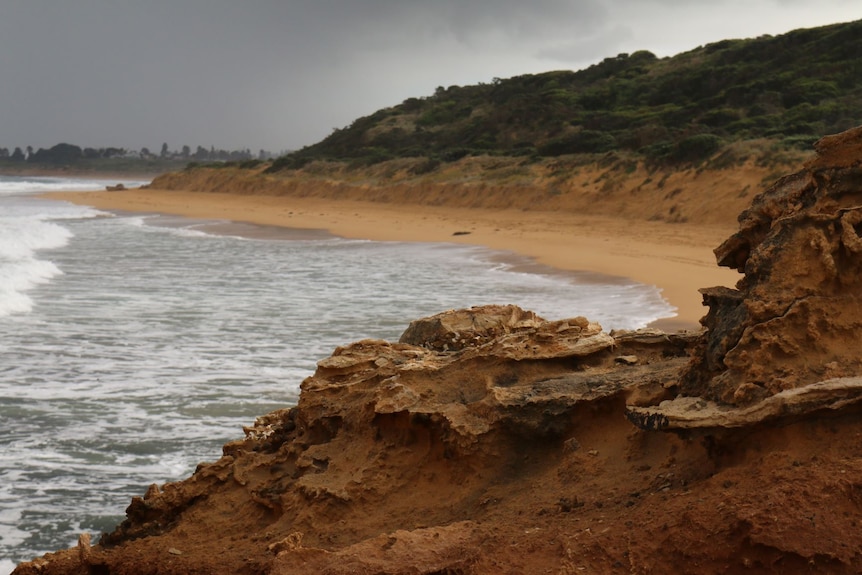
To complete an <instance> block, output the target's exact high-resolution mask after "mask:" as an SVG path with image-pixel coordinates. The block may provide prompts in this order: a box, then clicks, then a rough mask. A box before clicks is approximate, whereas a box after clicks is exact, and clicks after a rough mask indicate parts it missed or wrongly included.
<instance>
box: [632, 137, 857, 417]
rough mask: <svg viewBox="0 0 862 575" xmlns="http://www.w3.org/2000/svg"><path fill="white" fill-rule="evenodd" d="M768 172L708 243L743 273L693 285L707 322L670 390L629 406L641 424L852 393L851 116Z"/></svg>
mask: <svg viewBox="0 0 862 575" xmlns="http://www.w3.org/2000/svg"><path fill="white" fill-rule="evenodd" d="M815 148H816V150H817V152H818V155H817V156H816V157H815V158H814V159H812V160H811V161H809V162H808V164H807V165H806V166H805V168H804V169H803V170H801V171H800V172H797V173H796V174H793V175H791V176H787V177H785V178H782V179H780V180H778V181H777V182H776V183H775V184H774V185H773V186H772V187H771V188H769V189H768V190H767V191H766V192H764V193H763V194H761V195H760V196H758V197H757V198H755V200H754V202H753V203H752V206H751V207H750V208H749V209H748V210H746V211H745V212H743V213H742V214H741V215H740V217H739V222H740V229H739V231H738V232H737V233H735V234H734V235H733V236H732V237H731V238H729V239H728V240H727V241H725V242H724V243H723V244H722V245H721V246H720V247H718V248H717V249H716V250H715V253H716V257H717V259H718V263H719V264H720V265H723V266H728V267H731V268H735V269H737V270H739V271H740V272H743V273H744V274H745V275H744V277H743V278H742V279H741V280H740V281H739V283H738V284H737V286H736V289H729V288H724V287H715V288H707V289H703V290H701V293H703V296H704V303H705V305H708V306H709V313H708V314H707V316H706V317H705V318H704V320H703V324H704V325H705V326H706V327H707V328H708V334H707V335H706V337H705V338H704V342H703V344H702V345H701V346H700V347H699V348H698V350H697V352H696V353H695V355H694V357H693V359H692V363H691V365H690V366H689V368H688V369H687V371H686V372H685V373H684V374H683V377H682V381H681V385H680V391H681V397H679V398H678V399H676V400H674V401H673V402H667V403H665V404H663V405H662V406H659V407H658V408H655V409H632V410H629V417H630V418H631V419H632V421H634V422H635V423H637V424H639V425H642V426H645V427H657V428H665V429H668V428H671V429H672V428H691V427H698V428H709V427H727V426H744V425H750V424H752V423H754V422H755V421H757V420H763V419H772V418H776V417H782V416H785V415H796V416H798V415H800V414H804V413H809V412H815V411H819V410H824V409H838V408H842V407H846V406H847V405H849V404H852V403H856V402H858V401H860V400H862V390H860V383H859V378H858V377H857V376H858V375H860V374H862V356H860V354H859V350H860V349H862V306H860V303H862V295H860V294H862V238H860V234H862V128H857V129H854V130H850V131H848V132H844V133H842V134H839V135H836V136H830V137H827V138H823V139H822V140H820V141H819V142H818V143H817V145H816V146H815Z"/></svg>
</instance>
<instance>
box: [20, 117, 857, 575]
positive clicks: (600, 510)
mask: <svg viewBox="0 0 862 575" xmlns="http://www.w3.org/2000/svg"><path fill="white" fill-rule="evenodd" d="M817 151H818V156H817V157H816V158H814V159H813V160H811V161H810V162H809V163H808V164H807V165H806V166H805V168H804V169H803V170H802V171H800V172H799V173H797V174H794V175H792V176H789V177H787V178H783V179H782V180H779V181H778V182H777V183H776V184H775V185H774V186H773V187H772V188H770V189H769V190H767V191H766V192H765V193H764V194H761V195H760V196H758V197H757V198H755V200H754V202H753V203H752V206H751V208H750V209H749V210H747V211H746V212H744V213H743V214H742V216H741V217H740V230H739V232H737V233H736V234H734V236H733V237H731V238H730V239H728V240H727V241H726V242H725V243H724V244H723V245H722V246H721V247H720V248H718V250H716V253H717V257H718V260H719V262H720V263H721V264H722V265H729V266H731V267H734V268H737V269H740V270H741V271H743V272H744V274H745V275H744V277H743V279H742V280H740V283H739V284H738V285H737V286H736V288H735V289H731V288H726V287H718V288H708V289H705V290H703V294H704V301H705V304H706V305H708V306H709V312H708V313H707V315H706V317H705V318H704V320H703V323H704V325H705V326H706V328H707V329H706V330H704V331H702V332H697V333H688V332H681V333H676V334H667V333H663V332H659V331H653V330H641V331H636V332H612V333H605V332H604V331H602V330H601V328H600V326H598V325H597V324H595V323H591V322H590V321H588V320H587V319H585V318H571V319H568V320H562V321H546V320H544V319H542V318H540V317H538V316H536V315H535V314H533V313H531V312H529V311H525V310H521V309H519V308H517V307H515V306H484V307H478V308H472V309H469V310H457V311H449V312H444V313H442V314H439V315H437V316H433V317H430V318H425V319H422V320H417V321H416V322H413V323H412V324H411V325H410V326H409V327H408V328H407V330H406V331H405V332H404V334H403V335H402V337H401V338H400V340H399V341H398V342H386V341H379V340H364V341H360V342H356V343H353V344H351V345H348V346H345V347H341V348H338V349H336V350H335V352H334V353H333V354H332V356H331V357H329V358H326V359H323V360H321V361H320V362H319V363H318V368H317V371H316V372H315V374H314V375H313V376H311V377H309V378H308V379H306V380H305V381H304V382H303V383H302V393H301V396H300V400H299V403H298V405H297V406H296V407H293V408H290V409H284V410H280V411H276V412H273V413H270V414H268V415H265V416H263V417H261V418H259V419H258V420H257V421H256V422H255V424H254V425H253V426H251V427H249V428H247V429H245V438H244V439H242V440H239V441H236V442H233V443H229V444H227V445H225V447H224V454H223V456H222V457H221V459H219V460H218V461H215V462H212V463H207V464H201V465H200V466H199V467H198V469H197V470H196V472H195V473H194V475H192V476H191V477H190V478H188V479H186V480H184V481H180V482H177V483H170V484H166V485H162V486H157V485H153V486H151V487H150V489H149V490H148V491H147V493H146V494H144V495H143V496H142V497H136V498H134V499H133V500H132V502H131V504H130V506H129V508H128V510H127V517H126V520H125V521H124V522H123V523H122V524H120V525H119V526H118V527H117V528H116V529H115V530H114V531H113V532H112V533H109V534H105V535H103V536H102V538H101V540H100V541H99V542H98V543H97V544H91V542H90V540H89V537H88V536H86V535H84V536H82V537H81V539H80V541H79V543H78V546H77V547H76V548H73V549H69V550H65V551H60V552H57V553H52V554H48V555H46V556H44V557H42V558H39V559H36V560H34V561H32V562H29V563H25V564H22V565H20V566H19V567H18V569H17V570H16V571H15V573H16V574H17V575H29V574H35V573H41V574H61V573H62V574H93V573H95V574H108V573H110V574H128V575H134V574H143V573H173V574H184V573H247V574H264V573H266V574H284V575H287V574H304V573H309V574H310V573H328V574H340V573H344V574H347V573H366V574H405V575H406V574H429V575H430V574H442V573H448V574H473V573H476V574H484V573H489V574H490V573H494V574H497V573H501V574H504V573H581V572H584V573H600V574H612V573H637V574H646V573H667V572H673V573H691V574H704V573H740V572H745V573H859V572H862V541H860V539H859V537H858V533H859V525H860V522H862V443H860V442H859V437H860V435H862V418H860V409H859V405H860V400H862V393H860V390H862V377H860V376H862V370H860V363H859V359H858V350H859V349H860V345H859V344H860V338H862V311H860V308H859V306H858V296H857V294H858V293H859V288H860V287H862V286H859V282H860V281H862V280H859V277H860V274H859V271H860V266H862V263H860V262H862V260H860V253H862V248H860V247H859V246H860V245H862V239H860V233H862V224H860V222H862V216H859V215H858V214H860V213H862V211H860V210H862V203H860V202H859V200H860V199H862V185H860V184H862V179H860V174H862V168H860V165H862V129H857V130H853V131H850V132H846V133H844V134H841V135H838V136H834V137H831V138H827V139H824V140H821V142H820V143H819V144H818V146H817Z"/></svg>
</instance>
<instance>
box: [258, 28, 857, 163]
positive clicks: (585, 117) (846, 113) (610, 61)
mask: <svg viewBox="0 0 862 575" xmlns="http://www.w3.org/2000/svg"><path fill="white" fill-rule="evenodd" d="M860 123H862V21H857V22H850V23H845V24H837V25H832V26H826V27H821V28H813V29H803V30H795V31H792V32H789V33H787V34H784V35H781V36H775V37H773V36H761V37H758V38H753V39H738V40H723V41H721V42H716V43H712V44H708V45H705V46H701V47H698V48H696V49H694V50H691V51H688V52H685V53H682V54H679V55H676V56H674V57H669V58H657V57H656V56H655V55H654V54H652V53H650V52H647V51H638V52H634V53H632V54H618V55H617V56H614V57H609V58H605V59H604V60H603V61H601V62H600V63H598V64H596V65H593V66H590V67H589V68H587V69H584V70H580V71H577V72H573V71H555V72H547V73H543V74H531V75H523V76H517V77H514V78H509V79H499V78H495V79H494V80H493V81H492V82H491V83H480V84H477V85H472V86H449V87H442V86H441V87H439V88H437V90H436V91H435V92H434V94H433V95H430V96H428V97H424V98H408V99H407V100H405V101H404V102H402V103H401V104H398V105H396V106H392V107H389V108H384V109H381V110H379V111H377V112H375V113H373V114H371V115H369V116H365V117H362V118H358V119H357V120H355V121H354V122H353V123H352V124H350V125H349V126H346V127H344V128H341V129H336V130H334V131H333V133H332V134H330V135H329V136H328V137H327V138H325V139H323V140H322V141H320V142H318V143H316V144H313V145H310V146H307V147H305V148H302V149H300V150H297V151H295V152H292V153H290V154H287V155H285V156H283V157H281V158H278V159H277V160H276V161H275V162H273V164H272V166H271V167H270V168H269V172H270V173H273V172H279V171H283V170H293V169H299V168H303V167H304V166H306V165H308V164H309V163H311V162H320V161H324V162H339V163H342V164H345V165H347V166H348V167H349V168H350V169H354V170H357V169H358V170H361V169H363V168H366V167H368V166H372V165H375V164H379V163H383V162H387V161H392V160H399V159H404V158H410V159H414V160H416V161H415V162H414V163H413V164H412V168H411V169H412V170H414V171H415V172H417V173H429V172H432V171H435V170H437V169H439V168H440V166H441V165H442V164H445V163H450V162H455V161H458V160H461V159H462V158H466V157H469V156H498V157H499V156H502V157H512V158H520V159H521V160H522V161H523V162H538V161H542V160H544V159H548V158H559V157H561V156H570V155H593V156H595V155H604V154H608V153H616V154H621V155H624V156H629V157H633V158H635V160H636V161H640V162H643V163H645V164H647V165H650V166H665V167H667V166H680V165H692V164H694V165H697V164H700V163H701V162H704V161H705V160H707V159H710V158H714V157H717V156H721V155H723V156H724V157H723V158H722V160H721V161H722V162H725V163H727V164H733V163H736V162H740V161H744V160H745V159H746V157H747V156H745V154H743V155H742V157H740V154H739V152H740V150H744V149H745V147H744V146H743V147H740V146H738V145H737V146H734V144H736V143H738V142H741V141H750V140H759V141H764V140H768V141H769V142H770V145H769V149H770V150H771V152H770V154H771V155H774V156H775V157H776V158H778V160H781V156H782V154H784V155H786V154H785V153H786V152H788V151H790V152H792V151H795V150H808V149H810V146H811V144H812V143H813V142H814V141H815V140H817V139H818V138H820V137H821V136H823V135H826V134H830V133H835V132H840V131H842V130H845V129H847V128H850V127H853V126H856V125H858V124H860ZM762 147H763V146H760V148H762ZM729 150H730V151H729ZM791 156H793V154H791ZM789 158H790V156H788V159H789ZM790 161H794V160H792V159H790Z"/></svg>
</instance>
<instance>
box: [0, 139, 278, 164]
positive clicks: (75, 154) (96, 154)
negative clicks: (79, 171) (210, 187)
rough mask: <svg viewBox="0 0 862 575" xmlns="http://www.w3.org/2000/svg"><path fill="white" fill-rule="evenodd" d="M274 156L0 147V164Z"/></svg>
mask: <svg viewBox="0 0 862 575" xmlns="http://www.w3.org/2000/svg"><path fill="white" fill-rule="evenodd" d="M275 155H276V154H273V153H271V152H268V151H266V150H260V151H259V152H258V153H257V154H256V155H255V154H252V152H251V150H249V149H244V150H217V149H216V148H215V147H210V148H209V149H207V148H204V147H203V146H198V147H197V149H196V150H195V151H194V152H192V149H191V148H190V147H189V146H183V147H182V148H180V149H179V150H174V151H172V150H171V149H170V148H169V146H168V144H167V143H164V144H162V148H161V150H160V151H159V153H158V154H154V153H152V152H150V150H149V149H148V148H141V149H140V151H135V150H127V149H126V148H81V147H80V146H75V145H73V144H66V143H61V144H57V145H56V146H53V147H51V148H48V149H45V148H39V149H38V150H34V149H33V147H32V146H27V147H25V148H23V149H22V148H20V147H16V148H14V149H13V150H12V151H11V152H10V151H9V148H0V162H13V163H14V162H21V163H24V162H27V163H34V164H55V165H66V164H74V163H76V162H78V161H81V160H100V159H110V158H139V159H143V160H175V161H176V160H187V161H207V162H238V161H245V160H252V159H255V158H256V159H259V160H267V159H270V158H273V157H275Z"/></svg>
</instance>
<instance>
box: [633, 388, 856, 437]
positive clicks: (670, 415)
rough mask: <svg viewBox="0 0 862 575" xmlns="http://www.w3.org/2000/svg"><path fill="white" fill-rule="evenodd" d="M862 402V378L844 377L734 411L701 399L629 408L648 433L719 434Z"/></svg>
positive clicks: (685, 399)
mask: <svg viewBox="0 0 862 575" xmlns="http://www.w3.org/2000/svg"><path fill="white" fill-rule="evenodd" d="M860 402H862V377H841V378H836V379H830V380H827V381H818V382H816V383H810V384H808V385H805V386H803V387H797V388H794V389H788V390H785V391H781V392H779V393H776V394H775V395H772V396H770V397H767V398H766V399H764V400H762V401H760V402H758V403H755V404H753V405H748V406H745V407H732V406H726V405H721V404H718V403H716V402H714V401H708V400H705V399H703V398H701V397H686V396H682V397H677V398H675V399H672V400H665V401H663V402H661V403H660V404H659V405H658V406H657V407H637V406H626V417H628V419H629V421H631V422H632V423H633V424H635V425H637V426H638V427H640V428H641V429H645V430H658V431H665V430H667V431H671V430H680V429H701V430H712V431H719V430H721V429H732V428H738V427H745V426H754V425H758V424H761V423H764V422H767V421H773V420H776V419H780V418H791V417H797V418H798V417H804V416H806V415H809V414H813V413H817V412H822V411H837V410H841V409H844V408H846V407H850V406H853V405H856V404H858V403H860Z"/></svg>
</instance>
